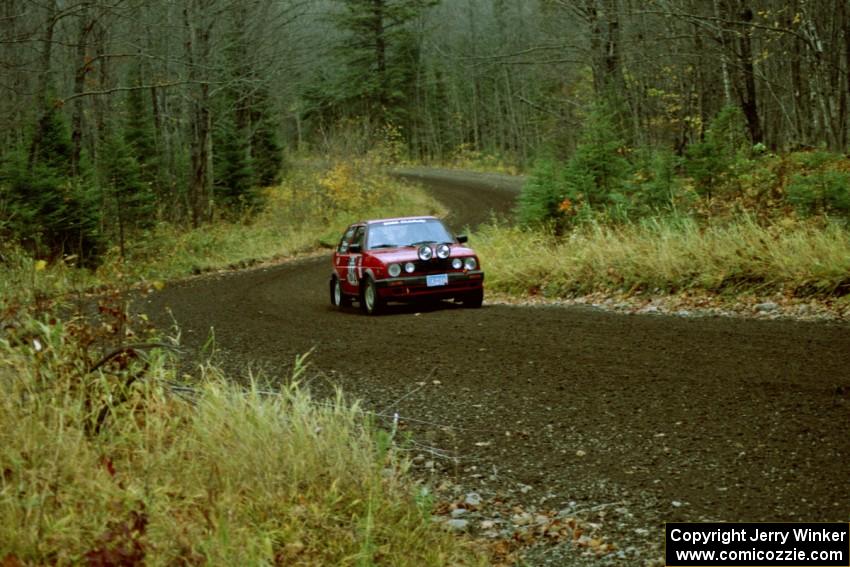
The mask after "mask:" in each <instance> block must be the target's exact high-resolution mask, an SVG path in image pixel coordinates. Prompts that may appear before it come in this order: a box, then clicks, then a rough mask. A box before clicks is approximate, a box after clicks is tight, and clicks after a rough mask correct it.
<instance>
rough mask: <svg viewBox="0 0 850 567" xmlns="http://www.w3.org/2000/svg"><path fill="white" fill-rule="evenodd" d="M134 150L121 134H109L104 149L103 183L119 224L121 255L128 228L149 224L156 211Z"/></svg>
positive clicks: (117, 226)
mask: <svg viewBox="0 0 850 567" xmlns="http://www.w3.org/2000/svg"><path fill="white" fill-rule="evenodd" d="M125 137H126V135H125ZM133 153H134V152H133V151H132V150H131V147H130V145H129V144H128V143H126V142H125V141H124V139H123V138H122V137H120V136H110V137H109V138H108V139H107V140H106V143H105V144H104V148H103V152H102V166H103V177H104V185H105V188H106V190H107V195H108V196H109V197H110V204H111V206H110V210H111V211H112V213H111V216H112V218H113V220H114V221H115V224H116V228H117V232H118V244H119V247H120V250H121V256H122V257H123V256H124V252H125V241H126V233H127V231H128V230H129V229H131V228H134V227H140V226H148V225H149V224H150V223H151V220H152V218H153V215H154V211H155V199H154V195H153V192H152V190H151V186H150V185H149V184H148V183H145V182H144V181H143V180H142V176H143V171H144V170H143V169H142V166H141V165H140V164H139V162H138V160H137V159H136V158H135V157H134V155H133Z"/></svg>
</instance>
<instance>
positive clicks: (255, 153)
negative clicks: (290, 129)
mask: <svg viewBox="0 0 850 567" xmlns="http://www.w3.org/2000/svg"><path fill="white" fill-rule="evenodd" d="M277 118H278V117H277V116H276V114H275V113H274V112H273V110H272V108H271V104H270V101H269V98H268V96H267V95H266V93H265V92H262V91H261V92H260V93H258V94H257V96H256V97H255V102H254V104H253V105H252V107H251V122H252V124H253V132H252V133H251V140H250V145H251V163H252V165H253V169H254V183H255V184H257V185H259V186H261V187H268V186H270V185H274V184H275V183H277V182H278V181H280V174H281V170H282V169H283V165H284V164H283V146H282V144H281V143H280V138H279V135H278V128H277V123H278V120H277Z"/></svg>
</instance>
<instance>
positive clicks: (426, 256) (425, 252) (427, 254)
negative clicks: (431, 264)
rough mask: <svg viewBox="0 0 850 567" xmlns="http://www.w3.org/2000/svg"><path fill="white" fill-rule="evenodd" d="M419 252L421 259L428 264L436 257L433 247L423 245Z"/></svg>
mask: <svg viewBox="0 0 850 567" xmlns="http://www.w3.org/2000/svg"><path fill="white" fill-rule="evenodd" d="M417 252H418V254H419V259H420V260H422V261H424V262H427V261H428V260H430V259H431V258H433V257H434V251H433V250H431V247H430V246H428V245H427V244H423V245H422V246H420V247H419V250H418V251H417Z"/></svg>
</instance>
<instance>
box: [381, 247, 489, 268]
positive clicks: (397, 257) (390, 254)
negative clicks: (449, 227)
mask: <svg viewBox="0 0 850 567" xmlns="http://www.w3.org/2000/svg"><path fill="white" fill-rule="evenodd" d="M417 249H418V248H417V247H412V246H406V247H404V248H379V249H378V250H369V251H368V252H367V254H369V255H371V256H374V257H375V258H377V259H378V260H380V261H381V262H383V263H384V264H400V263H403V262H415V261H416V260H418V259H419V256H418V255H417ZM451 249H452V253H451V255H450V257H455V256H474V255H475V252H474V251H473V250H472V248H467V247H466V246H463V245H461V244H452V245H451Z"/></svg>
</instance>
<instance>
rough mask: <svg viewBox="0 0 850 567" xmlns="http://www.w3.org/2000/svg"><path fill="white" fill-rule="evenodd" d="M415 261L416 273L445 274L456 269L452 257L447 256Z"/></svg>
mask: <svg viewBox="0 0 850 567" xmlns="http://www.w3.org/2000/svg"><path fill="white" fill-rule="evenodd" d="M414 263H415V264H416V271H415V272H414V273H415V274H444V273H446V272H453V271H456V270H453V269H452V260H451V258H446V259H445V260H442V259H440V258H432V259H430V260H428V261H427V262H425V261H422V260H417V261H416V262H414Z"/></svg>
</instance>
